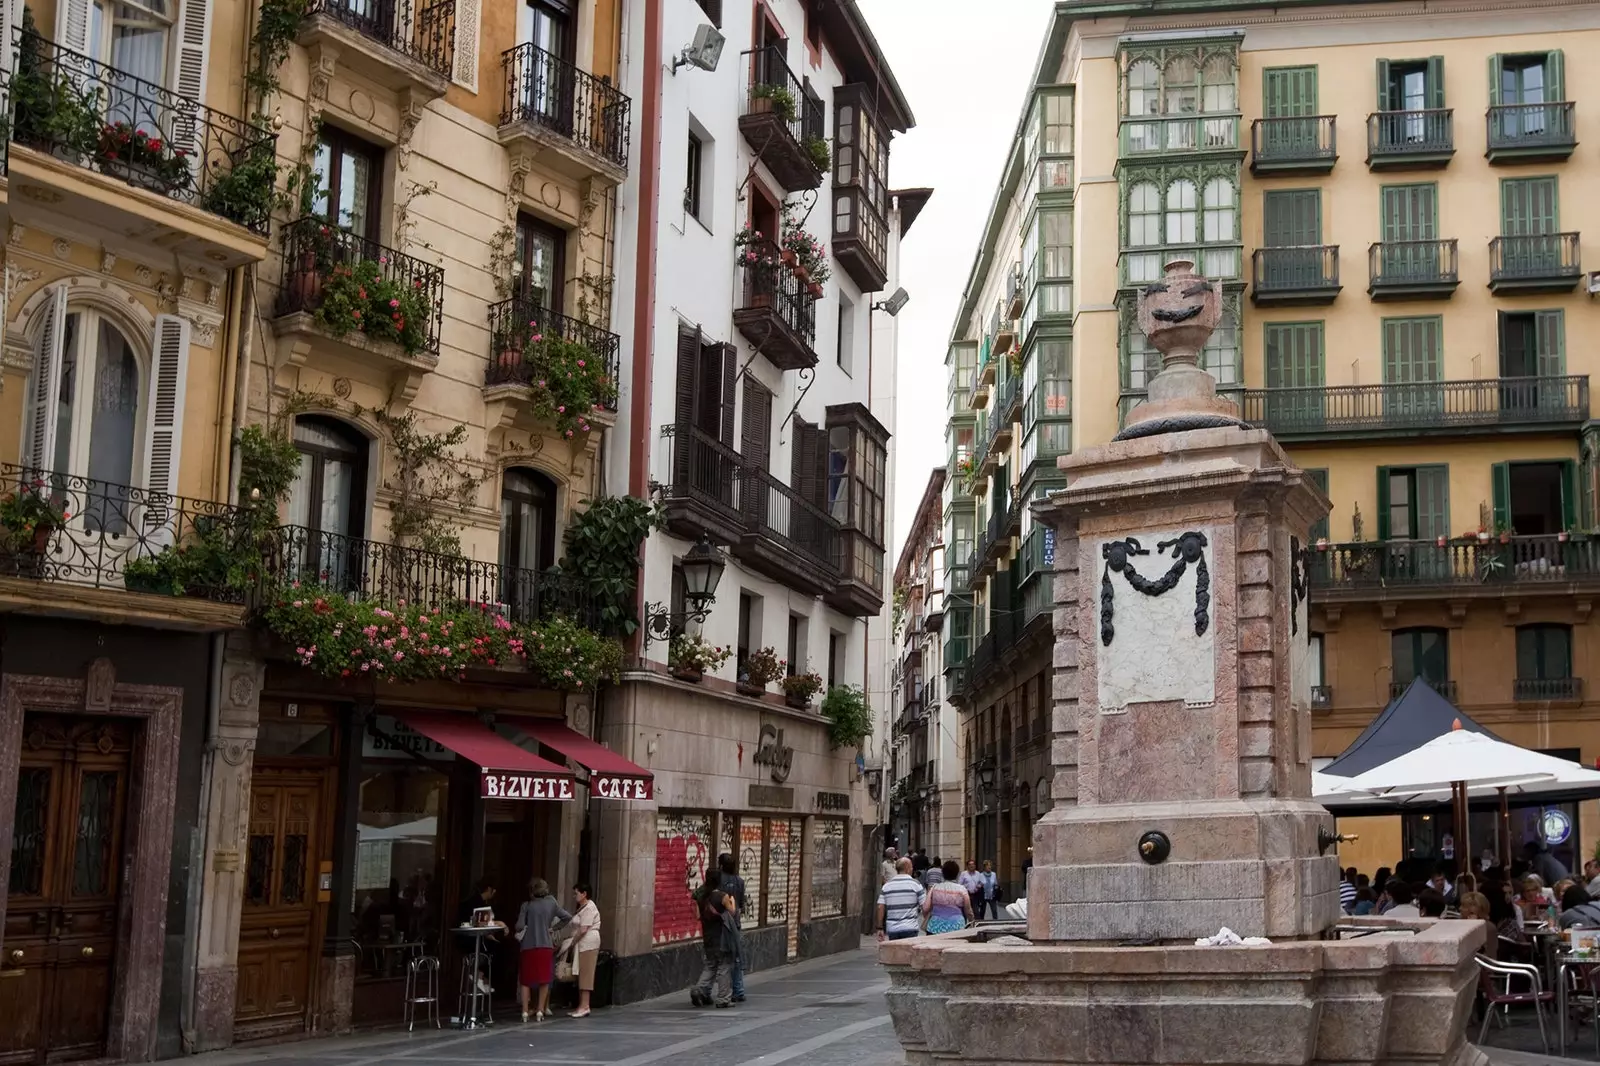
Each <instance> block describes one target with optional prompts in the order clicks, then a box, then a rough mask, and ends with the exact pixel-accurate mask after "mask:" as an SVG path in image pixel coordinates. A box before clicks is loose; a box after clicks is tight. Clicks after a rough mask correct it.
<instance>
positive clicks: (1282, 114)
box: [1261, 67, 1317, 125]
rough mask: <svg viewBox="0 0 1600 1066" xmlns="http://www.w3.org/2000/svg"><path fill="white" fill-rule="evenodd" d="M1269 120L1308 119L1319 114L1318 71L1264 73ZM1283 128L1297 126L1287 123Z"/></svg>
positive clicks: (1272, 69)
mask: <svg viewBox="0 0 1600 1066" xmlns="http://www.w3.org/2000/svg"><path fill="white" fill-rule="evenodd" d="M1261 99H1262V102H1263V113H1264V115H1265V116H1266V117H1267V118H1308V117H1310V116H1313V115H1315V114H1316V113H1317V68H1316V67H1269V68H1267V69H1266V70H1264V71H1262V72H1261ZM1284 125H1298V123H1287V124H1284Z"/></svg>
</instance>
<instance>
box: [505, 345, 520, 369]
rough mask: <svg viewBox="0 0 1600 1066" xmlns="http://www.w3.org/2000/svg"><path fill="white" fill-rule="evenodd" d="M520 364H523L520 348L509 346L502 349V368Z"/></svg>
mask: <svg viewBox="0 0 1600 1066" xmlns="http://www.w3.org/2000/svg"><path fill="white" fill-rule="evenodd" d="M520 362H522V350H521V349H520V348H516V347H512V346H507V347H505V348H502V349H500V365H501V366H516V365H517V364H518V363H520Z"/></svg>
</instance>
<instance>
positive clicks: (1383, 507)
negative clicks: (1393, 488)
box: [1378, 466, 1392, 540]
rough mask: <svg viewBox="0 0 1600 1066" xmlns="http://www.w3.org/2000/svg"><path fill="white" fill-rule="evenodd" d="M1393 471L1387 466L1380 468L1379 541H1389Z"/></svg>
mask: <svg viewBox="0 0 1600 1066" xmlns="http://www.w3.org/2000/svg"><path fill="white" fill-rule="evenodd" d="M1391 477H1392V471H1391V470H1390V469H1389V468H1388V467H1386V466H1380V467H1378V539H1379V540H1388V539H1389V481H1390V479H1391Z"/></svg>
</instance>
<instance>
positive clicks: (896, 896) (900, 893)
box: [876, 859, 927, 940]
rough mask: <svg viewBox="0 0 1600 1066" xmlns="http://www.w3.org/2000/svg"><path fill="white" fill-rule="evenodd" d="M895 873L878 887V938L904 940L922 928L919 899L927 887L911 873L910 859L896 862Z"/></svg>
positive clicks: (923, 896) (922, 896)
mask: <svg viewBox="0 0 1600 1066" xmlns="http://www.w3.org/2000/svg"><path fill="white" fill-rule="evenodd" d="M894 869H895V874H894V876H893V877H891V878H889V880H888V882H887V883H885V884H884V886H883V887H882V888H881V889H879V890H878V915H877V925H876V928H877V931H878V939H879V940H885V939H887V940H904V939H906V938H907V937H913V936H916V935H917V934H918V933H919V932H921V931H922V901H923V900H924V899H925V898H927V890H926V889H925V888H923V887H922V884H921V882H919V881H918V880H917V879H916V878H915V877H912V876H911V869H912V866H911V860H910V859H901V860H900V861H899V862H898V863H896V864H895V868H894Z"/></svg>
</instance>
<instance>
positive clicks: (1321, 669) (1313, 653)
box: [1306, 633, 1328, 703]
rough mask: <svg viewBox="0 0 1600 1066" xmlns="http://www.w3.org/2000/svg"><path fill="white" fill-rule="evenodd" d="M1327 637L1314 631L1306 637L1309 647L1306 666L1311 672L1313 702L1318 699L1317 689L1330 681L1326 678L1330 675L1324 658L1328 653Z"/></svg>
mask: <svg viewBox="0 0 1600 1066" xmlns="http://www.w3.org/2000/svg"><path fill="white" fill-rule="evenodd" d="M1325 639H1326V638H1324V637H1323V635H1322V634H1321V633H1313V634H1311V635H1310V636H1309V637H1307V638H1306V646H1307V648H1308V650H1307V652H1306V667H1307V672H1308V673H1310V674H1311V689H1312V696H1311V701H1312V702H1313V703H1315V702H1316V700H1317V697H1316V690H1317V689H1319V688H1322V687H1323V686H1324V685H1326V684H1327V683H1328V682H1327V681H1326V680H1325V679H1326V677H1327V676H1328V675H1327V663H1326V661H1325V660H1324V658H1323V656H1325V655H1326V654H1327V651H1326V645H1325Z"/></svg>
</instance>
